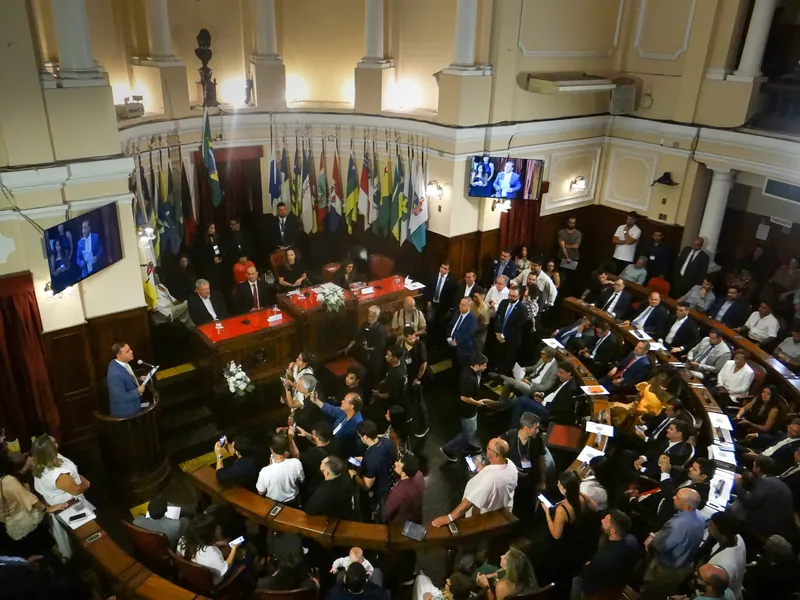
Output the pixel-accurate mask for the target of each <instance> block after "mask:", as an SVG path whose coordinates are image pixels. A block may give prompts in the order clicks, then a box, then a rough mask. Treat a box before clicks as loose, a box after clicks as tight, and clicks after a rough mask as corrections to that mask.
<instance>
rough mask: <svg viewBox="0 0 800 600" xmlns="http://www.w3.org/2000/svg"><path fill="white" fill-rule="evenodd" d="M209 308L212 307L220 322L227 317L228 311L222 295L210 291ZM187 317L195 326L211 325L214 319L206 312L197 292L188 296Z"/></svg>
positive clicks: (215, 291)
mask: <svg viewBox="0 0 800 600" xmlns="http://www.w3.org/2000/svg"><path fill="white" fill-rule="evenodd" d="M210 297H211V306H213V307H214V312H216V313H217V318H218V319H220V320H222V319H225V318H227V317H228V310H227V309H226V308H225V301H224V300H223V299H222V294H220V293H219V292H218V291H217V290H211V296H210ZM188 302H189V316H190V317H191V318H192V321H194V324H195V325H205V324H206V323H211V322H212V321H213V320H214V317H212V316H211V313H209V312H208V310H206V306H205V304H203V301H202V300H201V299H200V296H198V295H197V292H195V293H194V294H192V295H191V296H189V301H188Z"/></svg>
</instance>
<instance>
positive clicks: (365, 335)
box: [340, 305, 387, 386]
mask: <svg viewBox="0 0 800 600" xmlns="http://www.w3.org/2000/svg"><path fill="white" fill-rule="evenodd" d="M380 316H381V309H380V307H379V306H375V305H373V306H370V307H369V310H368V311H367V322H366V323H364V324H363V325H362V326H361V327H360V328H359V329H358V331H357V332H356V335H355V337H354V338H353V340H351V341H350V343H349V344H348V345H347V347H346V348H344V349H342V350H340V353H341V354H347V353H348V352H350V351H351V350H352V349H353V348H354V347H355V349H356V351H355V353H354V356H355V359H356V360H357V361H358V362H360V363H361V364H362V365H364V366H365V367H366V368H367V373H368V375H367V378H366V381H365V382H364V385H367V386H368V385H371V384H374V383H375V382H377V381H380V380H381V378H383V372H384V369H385V368H386V345H387V335H386V328H384V326H383V325H382V324H381V323H380V322H379V321H378V319H379V318H380Z"/></svg>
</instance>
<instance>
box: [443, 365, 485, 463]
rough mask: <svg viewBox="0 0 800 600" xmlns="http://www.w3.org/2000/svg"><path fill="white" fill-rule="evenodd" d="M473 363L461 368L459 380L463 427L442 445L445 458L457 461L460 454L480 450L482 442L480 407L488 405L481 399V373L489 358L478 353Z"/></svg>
mask: <svg viewBox="0 0 800 600" xmlns="http://www.w3.org/2000/svg"><path fill="white" fill-rule="evenodd" d="M470 362H471V363H472V365H470V366H466V367H464V368H463V369H461V376H460V378H459V381H458V394H459V401H458V402H457V405H456V406H457V408H456V411H457V413H458V416H459V419H460V421H461V429H460V431H459V432H458V434H457V435H456V436H455V437H454V438H452V439H451V440H450V441H448V442H447V443H445V444H444V445H442V446H441V447H440V448H439V450H441V451H442V454H444V456H445V458H446V459H447V460H449V461H451V462H456V461H457V460H458V458H457V457H458V456H464V455H466V454H470V453H477V452H480V442H479V441H478V438H477V436H476V432H477V431H478V409H477V407H479V406H486V403H485V402H484V401H483V400H481V398H480V397H481V393H482V388H481V375H482V373H483V372H484V371H485V370H486V363H487V359H486V357H485V356H484V355H483V354H476V355H475V356H474V357H472V360H471V361H470Z"/></svg>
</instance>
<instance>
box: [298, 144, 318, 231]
mask: <svg viewBox="0 0 800 600" xmlns="http://www.w3.org/2000/svg"><path fill="white" fill-rule="evenodd" d="M310 158H311V152H310V151H309V152H308V153H306V149H305V142H303V189H302V192H301V194H300V216H301V218H302V220H303V231H305V232H306V233H312V232H313V231H314V225H315V224H316V219H315V218H314V202H313V199H312V198H313V196H312V195H311V169H312V168H313V166H314V164H313V163H311V162H310Z"/></svg>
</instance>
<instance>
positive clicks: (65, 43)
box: [52, 0, 107, 85]
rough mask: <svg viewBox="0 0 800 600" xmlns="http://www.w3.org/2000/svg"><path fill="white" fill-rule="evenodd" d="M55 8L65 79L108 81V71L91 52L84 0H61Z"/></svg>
mask: <svg viewBox="0 0 800 600" xmlns="http://www.w3.org/2000/svg"><path fill="white" fill-rule="evenodd" d="M52 10H53V22H54V24H55V31H56V41H57V42H58V63H59V65H60V68H59V77H60V78H61V79H62V80H84V83H83V84H82V85H105V83H107V78H106V76H105V73H103V72H102V69H101V67H99V65H98V64H97V63H96V62H95V60H94V55H93V54H92V42H91V39H90V34H89V17H88V16H87V14H86V3H85V1H84V0H59V1H58V2H53V3H52ZM86 80H97V82H94V83H92V82H90V81H86ZM67 85H68V84H67ZM77 85H81V84H77Z"/></svg>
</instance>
